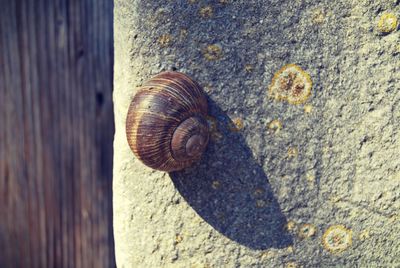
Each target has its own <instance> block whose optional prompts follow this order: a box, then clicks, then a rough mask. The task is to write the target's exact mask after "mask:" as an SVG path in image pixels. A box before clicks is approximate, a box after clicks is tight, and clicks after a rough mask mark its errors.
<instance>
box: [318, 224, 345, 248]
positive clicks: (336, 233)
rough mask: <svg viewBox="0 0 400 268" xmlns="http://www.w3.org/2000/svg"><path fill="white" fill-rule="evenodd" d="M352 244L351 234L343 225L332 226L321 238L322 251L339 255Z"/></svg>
mask: <svg viewBox="0 0 400 268" xmlns="http://www.w3.org/2000/svg"><path fill="white" fill-rule="evenodd" d="M351 243H352V232H351V230H349V229H347V228H346V227H345V226H343V225H332V226H330V227H329V228H328V229H327V230H326V231H325V233H324V235H323V237H322V245H323V246H324V249H325V250H327V251H329V252H330V253H334V254H335V253H341V252H343V251H345V250H346V249H347V248H348V247H350V246H351Z"/></svg>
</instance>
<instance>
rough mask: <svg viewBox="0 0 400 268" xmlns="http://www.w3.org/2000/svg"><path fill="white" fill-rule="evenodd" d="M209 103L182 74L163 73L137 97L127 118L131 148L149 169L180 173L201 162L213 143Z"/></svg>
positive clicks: (139, 91)
mask: <svg viewBox="0 0 400 268" xmlns="http://www.w3.org/2000/svg"><path fill="white" fill-rule="evenodd" d="M207 110H208V105H207V99H206V96H205V94H204V92H203V90H202V88H201V87H200V85H199V84H198V83H197V82H195V81H194V80H192V79H191V78H190V77H189V76H187V75H186V74H183V73H179V72H162V73H160V74H158V75H156V76H155V77H153V78H151V79H150V80H148V81H147V82H145V83H144V84H143V85H142V86H141V87H140V88H139V89H138V92H137V93H136V95H135V96H134V97H133V99H132V101H131V104H130V106H129V110H128V115H127V118H126V136H127V139H128V144H129V146H130V148H131V150H132V151H133V153H134V154H135V155H136V157H137V158H138V159H140V160H141V161H142V162H143V163H144V164H145V165H147V166H149V167H151V168H153V169H157V170H162V171H167V172H170V171H177V170H181V169H184V168H186V167H189V166H191V165H192V164H194V163H195V162H197V161H199V160H200V158H201V156H202V154H203V152H204V150H205V148H206V146H207V144H208V140H209V127H208V122H207V120H206V117H207Z"/></svg>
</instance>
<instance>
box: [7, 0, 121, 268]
mask: <svg viewBox="0 0 400 268" xmlns="http://www.w3.org/2000/svg"><path fill="white" fill-rule="evenodd" d="M0 3H1V4H0V267H2V268H4V267H24V268H25V267H40V268H42V267H114V266H115V261H114V242H113V234H112V203H111V201H112V159H113V157H112V154H113V151H112V142H113V134H114V123H113V106H112V83H113V74H112V68H113V27H112V26H113V1H112V0H69V1H68V0H0Z"/></svg>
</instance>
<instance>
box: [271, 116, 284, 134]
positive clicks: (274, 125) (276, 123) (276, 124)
mask: <svg viewBox="0 0 400 268" xmlns="http://www.w3.org/2000/svg"><path fill="white" fill-rule="evenodd" d="M268 128H269V129H270V130H272V131H274V132H275V133H278V132H279V131H280V130H281V129H282V122H281V121H280V120H278V119H275V120H272V121H271V122H269V124H268Z"/></svg>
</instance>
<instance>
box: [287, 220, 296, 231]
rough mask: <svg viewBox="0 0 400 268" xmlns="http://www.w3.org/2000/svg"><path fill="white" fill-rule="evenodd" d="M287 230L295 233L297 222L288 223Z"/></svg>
mask: <svg viewBox="0 0 400 268" xmlns="http://www.w3.org/2000/svg"><path fill="white" fill-rule="evenodd" d="M285 228H286V230H287V231H289V232H290V231H293V230H294V229H295V228H296V222H295V221H288V222H287V223H286V226H285Z"/></svg>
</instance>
